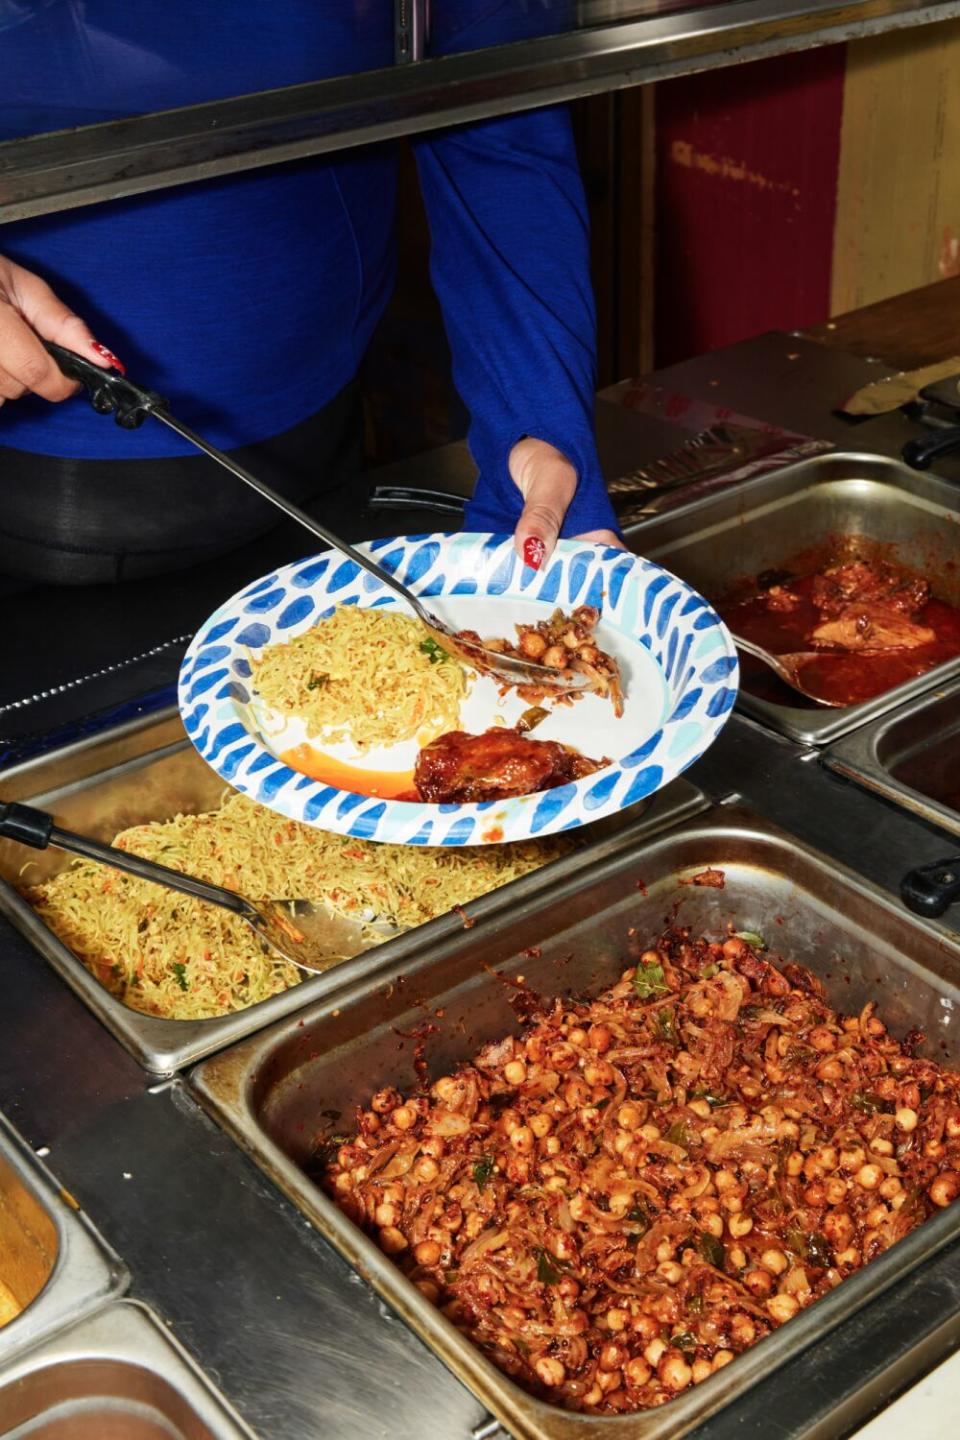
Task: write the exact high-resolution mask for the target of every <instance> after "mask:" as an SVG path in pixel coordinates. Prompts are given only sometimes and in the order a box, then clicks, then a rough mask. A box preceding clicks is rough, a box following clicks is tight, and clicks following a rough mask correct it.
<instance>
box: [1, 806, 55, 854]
mask: <svg viewBox="0 0 960 1440" xmlns="http://www.w3.org/2000/svg"><path fill="white" fill-rule="evenodd" d="M52 832H53V816H52V815H45V814H44V812H43V811H42V810H34V809H33V807H32V806H30V805H18V804H17V803H16V801H14V800H0V835H2V836H4V837H5V838H6V839H7V840H16V841H18V842H19V843H20V844H21V845H30V846H32V847H33V849H34V850H46V848H47V846H48V845H49V844H50V836H51V834H52Z"/></svg>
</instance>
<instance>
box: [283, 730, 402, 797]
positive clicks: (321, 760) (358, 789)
mask: <svg viewBox="0 0 960 1440" xmlns="http://www.w3.org/2000/svg"><path fill="white" fill-rule="evenodd" d="M280 759H281V760H282V761H283V763H284V764H285V765H289V766H290V768H291V770H299V771H300V773H301V775H309V776H310V778H311V780H319V781H320V783H321V784H322V785H332V786H334V787H335V788H336V789H337V790H351V791H353V792H354V793H355V794H357V795H371V796H373V797H375V798H376V799H378V800H418V799H419V796H418V795H417V792H416V787H415V786H414V783H413V771H412V770H363V769H361V768H360V767H359V766H357V765H347V764H345V763H344V762H343V761H342V760H334V759H333V758H332V757H331V756H330V755H324V754H323V752H322V751H320V750H314V748H313V746H312V745H307V744H303V745H294V746H293V747H292V749H290V750H284V751H283V752H282V753H281V755H280Z"/></svg>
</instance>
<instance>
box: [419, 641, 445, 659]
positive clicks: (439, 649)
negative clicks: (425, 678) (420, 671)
mask: <svg viewBox="0 0 960 1440" xmlns="http://www.w3.org/2000/svg"><path fill="white" fill-rule="evenodd" d="M420 650H421V652H422V653H423V654H424V655H426V656H428V657H429V659H430V664H431V665H442V664H443V662H444V660H447V659H448V658H449V657H448V655H447V652H446V650H444V648H443V646H442V645H438V644H437V642H436V640H434V638H433V636H432V635H428V636H427V638H426V640H421V641H420Z"/></svg>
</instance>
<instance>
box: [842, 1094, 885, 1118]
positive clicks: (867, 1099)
mask: <svg viewBox="0 0 960 1440" xmlns="http://www.w3.org/2000/svg"><path fill="white" fill-rule="evenodd" d="M850 1103H851V1104H852V1105H855V1106H856V1107H857V1109H858V1110H865V1111H866V1113H867V1114H868V1115H876V1114H878V1113H879V1114H881V1115H892V1114H893V1112H894V1109H895V1108H896V1107H895V1106H894V1104H893V1101H892V1100H884V1098H883V1096H882V1095H875V1094H874V1093H873V1092H872V1091H870V1090H857V1091H856V1093H855V1094H853V1095H851V1097H850Z"/></svg>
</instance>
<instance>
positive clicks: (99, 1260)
mask: <svg viewBox="0 0 960 1440" xmlns="http://www.w3.org/2000/svg"><path fill="white" fill-rule="evenodd" d="M126 1279H127V1276H126V1271H125V1270H124V1268H123V1266H122V1265H121V1264H120V1263H119V1261H118V1260H117V1259H116V1257H115V1256H114V1255H113V1254H112V1253H111V1252H110V1251H109V1250H108V1249H107V1248H106V1246H105V1245H103V1243H102V1242H101V1241H100V1240H99V1239H98V1238H97V1237H95V1236H94V1235H93V1233H92V1231H91V1230H90V1229H89V1228H88V1226H87V1224H86V1222H85V1221H84V1220H83V1219H81V1217H80V1216H79V1215H78V1214H77V1213H76V1211H75V1209H74V1208H72V1207H71V1204H70V1202H69V1199H68V1197H66V1195H65V1192H64V1191H58V1190H57V1187H56V1185H55V1183H54V1181H53V1179H52V1177H51V1176H49V1175H48V1174H47V1173H46V1172H45V1171H44V1170H43V1169H42V1167H41V1166H40V1164H39V1162H38V1161H37V1160H36V1159H35V1158H34V1156H33V1155H32V1154H31V1153H30V1151H29V1150H28V1149H27V1148H26V1146H25V1145H24V1143H23V1141H21V1140H20V1138H19V1136H17V1135H16V1134H15V1133H14V1132H13V1130H11V1129H10V1128H9V1127H8V1126H7V1124H6V1123H5V1121H4V1120H3V1118H2V1117H0V1296H2V1295H3V1294H4V1292H6V1294H7V1296H9V1297H10V1299H12V1301H13V1302H14V1307H15V1308H17V1309H19V1311H20V1313H19V1315H17V1316H16V1318H14V1319H11V1320H9V1321H8V1323H7V1324H5V1325H3V1326H2V1327H0V1366H2V1365H4V1364H6V1362H7V1361H8V1360H9V1359H10V1358H12V1357H13V1356H14V1355H17V1354H19V1353H20V1352H21V1351H22V1350H25V1349H27V1348H28V1347H29V1346H32V1345H36V1344H37V1342H38V1341H40V1340H42V1339H44V1338H45V1337H46V1336H47V1335H49V1334H51V1332H52V1331H54V1330H59V1329H62V1328H63V1327H64V1326H66V1325H70V1324H72V1323H73V1321H75V1320H77V1319H79V1318H80V1317H81V1316H82V1315H85V1314H87V1313H88V1312H89V1311H91V1310H93V1309H94V1308H96V1307H97V1306H98V1305H102V1304H103V1303H104V1301H105V1300H107V1299H109V1297H110V1296H111V1295H115V1294H117V1293H118V1292H119V1291H120V1290H121V1289H122V1288H123V1286H124V1285H125V1283H126ZM0 1374H2V1371H0ZM0 1430H3V1432H4V1433H6V1428H5V1427H4V1425H3V1419H2V1408H0Z"/></svg>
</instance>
